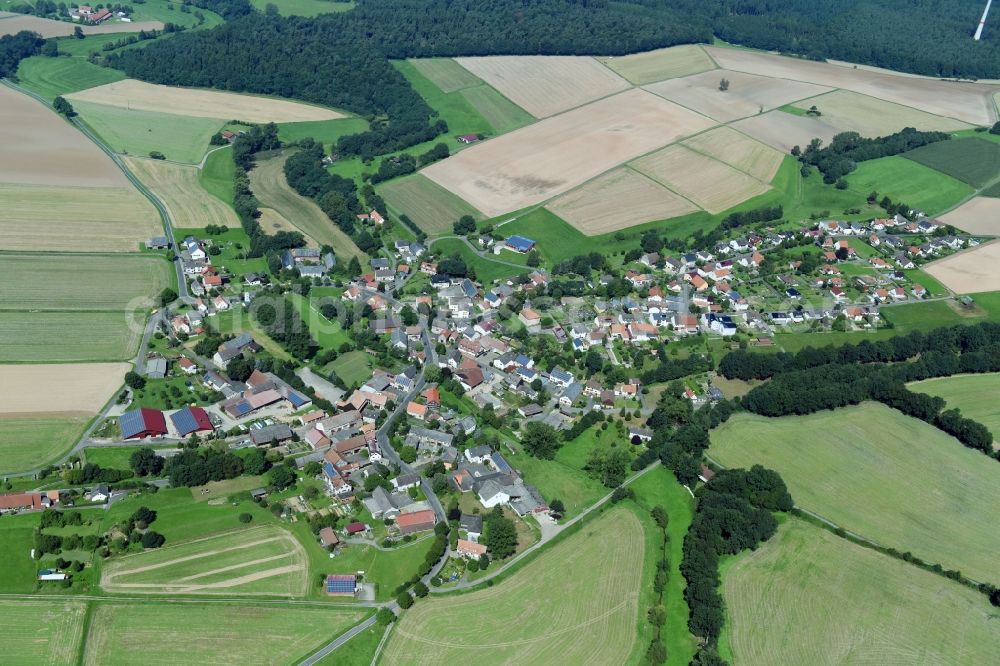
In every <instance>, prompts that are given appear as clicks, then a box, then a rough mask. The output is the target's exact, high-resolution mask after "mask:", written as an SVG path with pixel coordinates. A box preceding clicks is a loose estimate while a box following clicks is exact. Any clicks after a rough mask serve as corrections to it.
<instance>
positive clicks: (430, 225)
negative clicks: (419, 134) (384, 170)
mask: <svg viewBox="0 0 1000 666" xmlns="http://www.w3.org/2000/svg"><path fill="white" fill-rule="evenodd" d="M378 192H379V194H380V195H381V196H382V197H383V198H384V199H385V202H386V205H387V206H388V207H389V211H390V212H392V213H394V214H396V215H401V214H403V213H405V214H406V215H407V216H409V217H410V219H411V220H413V221H414V222H416V223H417V226H419V227H420V228H421V229H423V230H424V231H425V232H426V233H428V234H430V235H440V234H450V233H451V230H452V225H453V224H454V223H455V222H457V221H458V218H460V217H462V216H463V215H471V216H472V217H474V218H477V219H478V218H482V216H483V215H482V213H480V212H479V211H478V210H476V209H475V208H473V207H472V206H471V205H469V204H467V203H466V202H464V201H462V199H460V198H459V197H457V196H455V195H454V194H452V193H451V192H449V191H448V190H447V189H445V188H443V187H441V186H440V185H438V184H437V183H435V182H434V181H432V180H430V179H428V178H427V177H425V176H424V175H423V174H419V173H415V174H411V175H409V176H404V177H403V178H395V179H393V180H390V181H388V182H385V183H382V184H380V185H379V187H378Z"/></svg>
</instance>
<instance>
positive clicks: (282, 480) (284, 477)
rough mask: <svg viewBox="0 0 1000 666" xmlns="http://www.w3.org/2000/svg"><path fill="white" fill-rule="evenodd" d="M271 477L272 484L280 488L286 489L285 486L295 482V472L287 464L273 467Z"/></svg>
mask: <svg viewBox="0 0 1000 666" xmlns="http://www.w3.org/2000/svg"><path fill="white" fill-rule="evenodd" d="M269 478H270V481H271V485H272V486H274V487H275V488H277V489H278V490H284V489H285V488H287V487H289V486H291V485H294V484H295V472H293V471H292V470H290V469H289V468H288V467H287V466H285V465H278V466H277V467H272V468H271V473H270V477H269Z"/></svg>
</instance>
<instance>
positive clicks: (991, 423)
mask: <svg viewBox="0 0 1000 666" xmlns="http://www.w3.org/2000/svg"><path fill="white" fill-rule="evenodd" d="M907 387H908V388H910V389H911V390H914V391H919V392H920V393H927V394H929V395H936V396H938V397H941V398H944V399H945V402H947V403H948V409H954V408H956V407H957V408H958V409H960V410H962V415H963V416H965V417H968V418H970V419H975V420H976V421H979V422H980V423H982V424H983V425H984V426H986V427H987V428H989V429H990V432H992V433H993V438H994V439H995V440H997V441H995V442H994V443H993V447H994V448H996V447H997V442H1000V404H998V403H997V399H996V396H997V395H998V391H1000V374H998V373H990V374H985V375H955V376H952V377H937V378H935V379H927V380H924V381H922V382H913V383H911V384H908V385H907Z"/></svg>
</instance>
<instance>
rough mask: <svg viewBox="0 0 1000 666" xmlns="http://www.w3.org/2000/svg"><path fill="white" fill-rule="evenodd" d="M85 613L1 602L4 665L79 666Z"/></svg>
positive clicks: (62, 605) (50, 603) (54, 604)
mask: <svg viewBox="0 0 1000 666" xmlns="http://www.w3.org/2000/svg"><path fill="white" fill-rule="evenodd" d="M5 20H7V19H5ZM2 23H3V21H0V24H2ZM86 611H87V604H86V603H84V602H82V601H63V600H58V601H56V600H51V599H4V600H3V601H0V612H2V613H3V614H4V615H5V616H7V619H6V620H5V621H4V631H3V660H4V663H6V664H73V663H76V660H77V652H78V650H79V649H80V637H81V636H82V635H83V616H84V614H85V613H86Z"/></svg>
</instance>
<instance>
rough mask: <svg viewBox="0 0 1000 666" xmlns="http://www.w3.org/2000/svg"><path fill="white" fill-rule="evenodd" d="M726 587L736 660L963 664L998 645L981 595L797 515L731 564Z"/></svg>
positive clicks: (989, 655)
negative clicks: (758, 546) (766, 539)
mask: <svg viewBox="0 0 1000 666" xmlns="http://www.w3.org/2000/svg"><path fill="white" fill-rule="evenodd" d="M722 593H723V597H724V598H725V602H726V609H727V611H728V612H727V615H728V618H727V623H726V634H725V635H724V637H723V646H724V649H723V657H724V658H728V660H729V661H730V663H739V664H747V665H751V666H752V665H755V664H761V665H765V664H816V665H821V664H844V663H865V664H869V663H893V664H915V663H925V664H954V665H955V666H958V665H959V664H977V663H978V664H985V663H989V662H992V661H994V660H995V657H996V655H997V652H998V650H1000V633H998V632H997V631H996V609H994V608H991V607H990V605H989V603H988V602H987V600H986V597H984V596H983V595H982V594H980V593H978V592H976V591H974V590H970V589H967V588H964V587H962V586H960V585H959V584H957V583H955V582H953V581H950V580H948V579H946V578H943V577H941V576H936V575H934V574H932V573H930V572H927V571H923V570H921V569H918V568H917V567H914V566H911V565H908V564H906V563H904V562H901V561H899V560H895V559H892V558H890V557H888V556H886V555H882V554H880V553H878V552H876V551H873V550H868V549H865V548H862V547H861V546H857V545H855V544H852V543H850V542H849V541H847V540H846V539H841V538H839V537H837V536H835V535H833V534H831V533H830V532H828V531H826V530H823V529H820V528H818V527H814V526H812V525H809V524H808V523H805V522H804V521H801V520H797V519H790V520H788V521H786V522H785V523H784V524H783V525H782V526H781V527H780V528H779V529H778V533H777V534H776V535H775V536H774V537H772V538H771V539H770V540H769V541H768V542H766V543H765V544H764V545H763V546H761V547H760V548H759V549H758V550H756V551H754V552H747V553H744V554H742V555H739V556H737V558H736V559H735V561H731V562H730V563H729V564H728V566H726V567H725V573H724V576H723V586H722ZM931 609H933V611H932V612H931Z"/></svg>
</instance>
